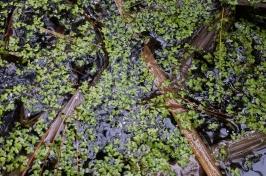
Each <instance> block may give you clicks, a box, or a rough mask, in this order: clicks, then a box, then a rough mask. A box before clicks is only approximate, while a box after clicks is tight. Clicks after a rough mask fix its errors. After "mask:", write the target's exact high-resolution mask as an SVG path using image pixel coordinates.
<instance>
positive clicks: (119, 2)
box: [114, 0, 124, 17]
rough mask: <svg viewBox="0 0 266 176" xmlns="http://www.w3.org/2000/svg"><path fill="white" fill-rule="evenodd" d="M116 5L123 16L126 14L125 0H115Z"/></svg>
mask: <svg viewBox="0 0 266 176" xmlns="http://www.w3.org/2000/svg"><path fill="white" fill-rule="evenodd" d="M114 1H115V5H116V6H117V9H118V12H119V14H120V15H121V16H122V17H123V16H124V11H123V4H124V2H123V0H114Z"/></svg>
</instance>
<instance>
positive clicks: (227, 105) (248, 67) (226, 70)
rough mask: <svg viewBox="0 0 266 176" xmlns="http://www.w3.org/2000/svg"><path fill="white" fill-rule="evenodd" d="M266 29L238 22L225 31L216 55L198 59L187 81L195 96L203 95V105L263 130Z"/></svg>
mask: <svg viewBox="0 0 266 176" xmlns="http://www.w3.org/2000/svg"><path fill="white" fill-rule="evenodd" d="M265 32H266V31H265V30H264V29H260V28H258V27H256V26H254V25H253V24H251V23H248V22H246V21H240V22H236V23H235V25H234V31H233V32H231V33H225V32H223V39H222V43H218V44H217V50H216V52H215V54H214V56H212V55H210V54H206V55H205V56H204V59H205V63H203V61H200V60H196V59H195V62H194V68H195V70H191V78H190V79H189V81H188V82H187V85H188V87H189V91H191V93H192V96H193V97H194V98H199V99H202V103H203V104H204V106H206V107H208V106H211V107H216V108H217V109H220V111H221V112H224V113H228V114H230V115H231V116H234V117H235V120H236V121H238V122H239V123H243V124H247V125H248V126H249V127H250V128H252V129H256V130H260V131H264V132H265V106H266V104H265V98H266V94H265V51H266V49H265V46H266V43H265ZM206 63H208V64H209V65H208V64H206ZM210 65H213V66H212V67H210Z"/></svg>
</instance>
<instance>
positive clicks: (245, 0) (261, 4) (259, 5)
mask: <svg viewBox="0 0 266 176" xmlns="http://www.w3.org/2000/svg"><path fill="white" fill-rule="evenodd" d="M237 4H238V5H241V6H254V7H255V8H266V2H259V3H255V4H252V3H250V2H249V1H248V0H238V1H237Z"/></svg>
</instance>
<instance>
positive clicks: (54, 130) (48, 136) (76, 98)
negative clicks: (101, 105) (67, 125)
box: [21, 90, 83, 176]
mask: <svg viewBox="0 0 266 176" xmlns="http://www.w3.org/2000/svg"><path fill="white" fill-rule="evenodd" d="M82 101H83V96H82V94H81V92H80V91H79V90H77V92H76V93H75V94H74V95H73V96H72V97H71V99H70V100H69V101H68V102H67V103H66V104H65V106H64V107H63V108H62V110H61V111H60V112H59V113H58V115H57V117H56V119H55V120H54V121H53V123H52V124H51V126H50V127H49V129H48V130H47V131H46V132H45V133H44V135H43V136H42V138H41V140H40V142H39V143H38V144H37V146H36V147H35V149H34V152H33V153H32V154H31V155H30V156H29V158H28V162H27V166H26V168H25V169H24V171H22V173H21V176H24V175H25V174H26V173H27V171H28V169H29V168H30V167H31V165H32V163H33V161H34V159H35V157H36V155H37V153H38V151H39V150H40V148H41V146H42V145H43V144H44V143H46V144H52V143H53V142H54V140H55V139H56V137H57V136H58V135H59V133H60V132H61V131H62V130H63V128H64V120H65V118H67V117H69V116H70V115H72V113H73V112H74V109H75V108H76V107H77V106H78V105H79V104H80V103H81V102H82Z"/></svg>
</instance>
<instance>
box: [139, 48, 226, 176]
mask: <svg viewBox="0 0 266 176" xmlns="http://www.w3.org/2000/svg"><path fill="white" fill-rule="evenodd" d="M142 58H143V60H144V62H145V63H146V64H147V66H148V68H149V71H150V72H151V73H152V74H153V76H154V78H155V84H156V85H157V86H158V87H159V88H160V89H162V87H161V85H162V84H163V82H165V81H166V80H167V79H166V76H165V74H164V72H163V71H162V69H161V68H160V67H159V66H158V64H157V62H156V60H155V58H154V56H153V54H152V52H151V50H150V48H149V47H148V45H146V44H145V45H144V48H143V51H142ZM166 102H167V103H166V104H167V105H168V106H169V105H175V106H171V108H169V111H170V112H171V113H172V114H173V116H176V115H177V114H178V113H183V112H184V111H186V109H185V108H184V107H183V106H182V105H180V104H179V103H177V102H176V101H175V100H173V99H168V100H166ZM177 123H178V124H179V122H177ZM179 128H180V130H181V133H182V134H183V135H184V137H185V138H186V139H187V140H188V142H189V144H190V146H191V148H192V150H193V153H194V154H195V156H196V157H197V159H198V161H199V162H200V164H201V166H202V167H203V169H204V171H205V172H206V174H207V175H208V176H220V175H221V173H220V171H219V169H218V168H217V166H216V164H215V160H214V158H213V156H212V155H211V152H210V151H209V150H208V148H207V147H206V146H205V144H204V142H203V141H202V139H201V138H200V136H199V135H198V133H197V132H196V131H195V130H194V129H191V130H188V129H184V128H182V126H180V125H179Z"/></svg>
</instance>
